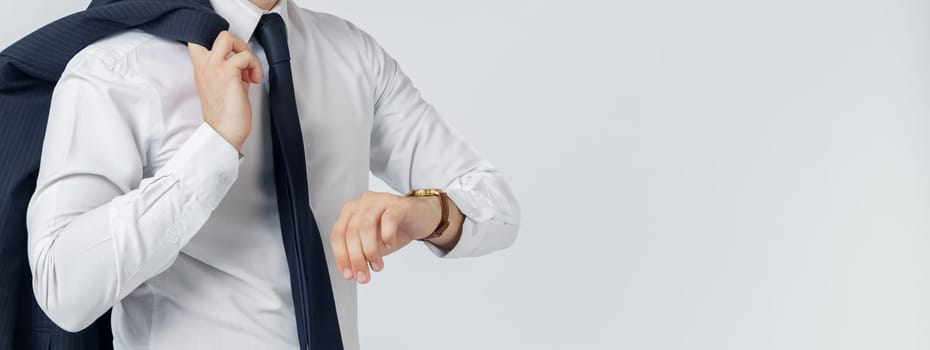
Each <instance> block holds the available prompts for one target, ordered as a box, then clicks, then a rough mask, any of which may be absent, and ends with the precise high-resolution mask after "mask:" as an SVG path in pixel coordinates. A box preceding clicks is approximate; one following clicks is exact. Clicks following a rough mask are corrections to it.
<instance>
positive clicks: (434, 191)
mask: <svg viewBox="0 0 930 350" xmlns="http://www.w3.org/2000/svg"><path fill="white" fill-rule="evenodd" d="M429 196H438V197H439V208H440V211H442V214H441V215H440V219H439V226H437V227H436V230H435V231H433V233H431V234H430V235H429V236H426V237H425V238H420V239H418V241H425V240H429V239H434V238H438V237H440V236H442V233H443V232H446V228H447V227H449V203H446V201H447V199H448V197H447V196H446V192H445V191H443V190H441V189H438V188H426V189H415V190H412V191H410V192H408V193H407V197H429Z"/></svg>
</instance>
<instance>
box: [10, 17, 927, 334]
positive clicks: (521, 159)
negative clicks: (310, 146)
mask: <svg viewBox="0 0 930 350" xmlns="http://www.w3.org/2000/svg"><path fill="white" fill-rule="evenodd" d="M86 3H87V2H86V1H77V0H68V1H61V0H59V1H51V0H41V1H22V0H15V1H13V0H9V1H7V2H5V3H4V7H3V10H2V13H0V20H2V21H0V46H6V45H8V44H9V43H12V42H13V41H14V40H15V39H17V38H19V37H20V36H22V35H24V34H26V33H28V32H31V31H32V30H34V29H35V28H37V27H38V26H39V25H41V24H44V23H47V22H48V21H51V20H52V19H55V18H57V17H59V16H62V15H65V14H67V13H70V12H72V11H75V10H78V9H80V8H82V7H83V6H86ZM301 3H302V4H303V5H304V6H307V7H309V8H312V9H316V10H319V11H324V12H331V13H334V14H337V15H340V16H342V17H345V18H347V19H349V20H352V21H353V22H354V23H356V24H358V25H359V26H360V27H362V28H363V29H366V30H367V31H369V32H370V33H372V34H373V35H374V36H375V38H377V39H378V40H379V41H380V42H381V43H382V45H384V46H385V47H386V48H387V49H388V51H389V52H390V53H392V54H393V55H394V56H395V57H396V58H397V59H398V60H399V61H400V62H401V64H402V67H403V68H404V69H405V71H406V72H407V73H408V74H410V75H411V76H412V77H413V79H414V82H415V83H416V84H417V85H418V86H419V87H420V88H421V89H422V90H423V91H424V95H425V96H426V97H427V99H429V100H430V101H432V102H433V103H434V104H435V105H436V106H437V107H438V108H439V109H440V110H441V111H443V113H444V115H445V117H446V118H448V119H449V120H450V121H451V123H452V124H453V125H454V126H455V127H456V128H457V129H459V130H460V131H461V132H463V133H464V134H465V135H467V136H468V137H469V138H470V139H471V140H472V141H473V142H474V144H475V145H476V146H477V147H478V149H480V150H481V151H482V152H483V153H484V154H485V155H486V156H487V157H489V158H490V159H491V160H492V161H493V162H494V163H495V164H496V165H497V166H498V167H500V168H501V170H502V171H503V172H504V173H505V175H506V176H507V177H508V178H509V180H510V182H511V183H512V186H513V188H514V190H515V192H516V193H517V195H518V197H519V199H520V200H521V204H522V209H523V225H522V228H521V233H520V237H519V238H518V240H517V242H516V243H515V245H514V246H513V247H512V248H511V249H509V250H506V251H502V252H498V253H495V254H492V255H490V256H486V257H482V258H476V259H460V260H440V259H437V258H435V257H433V256H432V254H430V253H428V252H427V251H426V250H425V249H423V248H422V247H414V249H408V250H407V251H404V252H401V253H399V254H397V255H396V256H391V257H389V259H388V260H387V262H386V270H385V271H384V272H382V273H380V274H376V275H375V276H374V280H373V282H372V283H371V284H370V285H367V286H362V287H361V291H360V303H361V314H360V319H361V332H362V345H363V347H364V348H366V349H708V350H720V349H843V350H847V349H883V350H884V349H892V350H897V349H930V257H928V253H930V215H928V214H930V1H927V0H873V1H863V0H834V1H831V0H780V1H754V0H729V1H727V0H702V1H694V0H650V1H617V0H611V1H607V0H573V1H555V0H515V1H499V0H498V1H491V0H472V1H436V0H380V1H373V0H364V1H363V0H355V1H352V0H341V1H337V0H304V1H301ZM373 188H375V189H381V190H384V189H385V188H384V187H383V185H381V184H380V183H378V182H373Z"/></svg>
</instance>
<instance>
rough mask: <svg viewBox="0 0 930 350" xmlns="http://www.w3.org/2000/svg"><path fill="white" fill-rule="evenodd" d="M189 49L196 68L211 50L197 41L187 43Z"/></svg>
mask: <svg viewBox="0 0 930 350" xmlns="http://www.w3.org/2000/svg"><path fill="white" fill-rule="evenodd" d="M187 51H188V52H189V53H190V55H191V61H192V62H193V63H194V67H195V68H196V67H200V63H201V62H203V60H204V59H205V58H206V57H207V56H208V55H209V54H210V50H207V48H206V47H203V46H202V45H200V44H197V43H187Z"/></svg>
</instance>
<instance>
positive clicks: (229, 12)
mask: <svg viewBox="0 0 930 350" xmlns="http://www.w3.org/2000/svg"><path fill="white" fill-rule="evenodd" d="M287 1H288V0H278V3H277V4H275V5H274V7H273V8H271V10H267V11H266V10H262V9H260V8H259V7H258V6H255V4H253V3H252V2H251V1H249V0H210V4H211V5H213V10H214V11H216V13H217V14H219V15H220V16H222V17H223V18H225V19H226V21H228V22H229V31H230V32H232V33H233V34H235V35H236V36H237V37H239V38H241V39H242V40H243V41H245V42H249V40H251V38H252V33H253V32H254V31H255V27H257V26H258V21H259V20H261V18H262V15H264V14H267V13H277V14H279V15H281V17H283V18H284V19H285V21H286V20H287Z"/></svg>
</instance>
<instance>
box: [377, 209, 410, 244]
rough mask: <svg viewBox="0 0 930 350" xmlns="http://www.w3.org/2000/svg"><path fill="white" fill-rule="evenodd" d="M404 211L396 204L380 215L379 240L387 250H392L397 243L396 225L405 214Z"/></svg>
mask: <svg viewBox="0 0 930 350" xmlns="http://www.w3.org/2000/svg"><path fill="white" fill-rule="evenodd" d="M404 212H405V210H404V209H402V208H399V207H398V206H391V207H389V208H387V210H385V211H384V214H382V215H381V242H383V243H384V247H385V248H386V249H387V250H388V251H391V250H393V249H394V246H395V244H396V243H397V227H398V226H399V225H400V221H401V220H402V218H403V217H404V216H405V215H406V214H405V213H404Z"/></svg>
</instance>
